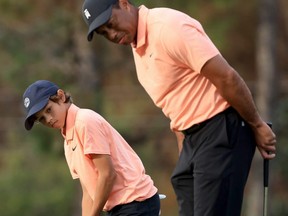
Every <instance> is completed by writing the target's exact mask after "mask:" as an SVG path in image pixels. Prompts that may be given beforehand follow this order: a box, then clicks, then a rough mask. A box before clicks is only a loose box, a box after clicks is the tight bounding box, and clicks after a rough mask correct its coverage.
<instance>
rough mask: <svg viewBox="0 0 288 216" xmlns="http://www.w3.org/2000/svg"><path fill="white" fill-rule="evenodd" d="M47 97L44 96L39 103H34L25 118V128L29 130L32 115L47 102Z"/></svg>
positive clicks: (31, 123)
mask: <svg viewBox="0 0 288 216" xmlns="http://www.w3.org/2000/svg"><path fill="white" fill-rule="evenodd" d="M48 101H49V98H46V99H44V100H42V101H40V102H39V103H37V104H35V105H34V106H33V107H32V108H31V109H30V111H29V113H28V114H27V116H26V119H25V128H26V130H31V128H32V127H33V125H34V120H33V119H32V117H33V115H34V114H36V113H37V112H39V111H40V110H42V109H43V108H44V107H45V106H46V105H47V103H48Z"/></svg>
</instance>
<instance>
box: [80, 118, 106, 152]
mask: <svg viewBox="0 0 288 216" xmlns="http://www.w3.org/2000/svg"><path fill="white" fill-rule="evenodd" d="M79 117H80V118H79V119H78V124H77V128H76V131H77V134H78V137H79V139H80V140H81V143H82V145H83V152H84V154H85V155H89V154H108V155H110V145H109V140H108V133H107V126H106V123H105V121H104V120H103V118H102V117H101V116H100V115H98V114H97V113H94V112H91V113H87V114H84V115H82V116H79Z"/></svg>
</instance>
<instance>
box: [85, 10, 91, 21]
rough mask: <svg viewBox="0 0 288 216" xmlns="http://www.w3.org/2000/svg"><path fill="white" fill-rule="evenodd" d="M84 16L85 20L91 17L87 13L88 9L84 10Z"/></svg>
mask: <svg viewBox="0 0 288 216" xmlns="http://www.w3.org/2000/svg"><path fill="white" fill-rule="evenodd" d="M84 14H85V16H86V19H89V18H90V17H91V14H90V13H89V11H88V9H85V10H84Z"/></svg>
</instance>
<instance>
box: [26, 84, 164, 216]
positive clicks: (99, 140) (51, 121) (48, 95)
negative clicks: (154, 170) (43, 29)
mask: <svg viewBox="0 0 288 216" xmlns="http://www.w3.org/2000/svg"><path fill="white" fill-rule="evenodd" d="M23 102H24V106H25V108H26V111H27V116H26V119H25V128H26V129H27V130H30V129H31V128H32V127H33V124H34V122H40V123H42V124H43V125H45V126H47V127H50V128H55V129H60V130H61V134H62V136H63V137H64V150H65V157H66V160H67V164H68V167H69V169H70V172H71V175H72V177H73V179H77V178H79V180H80V183H81V186H82V191H83V197H82V216H99V215H100V213H101V211H102V210H103V211H107V212H108V215H109V216H113V215H141V216H142V215H143V216H156V215H157V216H158V215H159V211H160V201H159V196H158V194H157V188H156V187H155V186H154V184H153V181H152V179H151V178H150V176H148V175H147V174H145V169H144V166H143V164H142V162H141V160H140V158H139V157H138V156H137V154H136V153H135V152H134V151H133V149H132V148H131V147H130V146H129V145H128V143H127V142H126V141H125V140H124V139H123V138H122V136H121V135H120V134H119V133H118V132H117V131H116V130H115V129H114V128H113V127H112V126H111V125H110V124H109V123H108V122H107V121H106V120H105V119H104V118H103V117H101V116H100V115H99V114H97V113H96V112H94V111H92V110H89V109H81V108H79V107H77V106H76V105H75V104H73V102H72V98H71V96H70V95H69V94H67V93H65V92H64V91H63V90H62V89H60V88H59V87H58V86H57V85H56V84H54V83H52V82H50V81H47V80H38V81H36V82H34V83H33V84H31V85H30V86H29V87H28V88H27V89H26V91H25V93H24V95H23Z"/></svg>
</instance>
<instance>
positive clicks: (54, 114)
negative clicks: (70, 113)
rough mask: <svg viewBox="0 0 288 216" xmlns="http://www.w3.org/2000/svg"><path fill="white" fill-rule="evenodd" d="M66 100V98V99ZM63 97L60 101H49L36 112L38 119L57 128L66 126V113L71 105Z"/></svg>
mask: <svg viewBox="0 0 288 216" xmlns="http://www.w3.org/2000/svg"><path fill="white" fill-rule="evenodd" d="M64 101H65V100H64ZM64 101H63V100H62V99H60V100H59V101H58V102H53V101H51V100H49V101H48V104H47V105H46V106H45V107H44V108H43V109H42V110H41V111H39V112H38V113H36V114H35V117H36V121H38V122H40V123H42V124H43V125H45V126H47V127H51V128H55V129H62V128H64V127H65V122H66V115H67V110H68V107H69V105H68V104H67V103H64Z"/></svg>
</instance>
